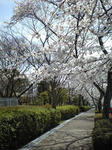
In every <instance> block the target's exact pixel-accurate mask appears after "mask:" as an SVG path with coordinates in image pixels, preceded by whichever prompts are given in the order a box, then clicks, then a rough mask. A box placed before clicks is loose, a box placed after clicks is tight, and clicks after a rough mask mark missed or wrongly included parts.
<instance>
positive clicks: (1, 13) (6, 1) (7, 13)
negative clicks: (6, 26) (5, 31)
mask: <svg viewBox="0 0 112 150" xmlns="http://www.w3.org/2000/svg"><path fill="white" fill-rule="evenodd" d="M13 7H14V1H13V0H0V24H2V23H3V22H4V21H8V20H9V19H10V17H11V16H12V14H13Z"/></svg>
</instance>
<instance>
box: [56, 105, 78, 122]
mask: <svg viewBox="0 0 112 150" xmlns="http://www.w3.org/2000/svg"><path fill="white" fill-rule="evenodd" d="M57 110H60V112H61V120H66V119H69V118H71V117H74V116H75V115H77V114H78V113H79V108H78V106H72V105H66V106H58V107H57Z"/></svg>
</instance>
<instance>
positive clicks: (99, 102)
mask: <svg viewBox="0 0 112 150" xmlns="http://www.w3.org/2000/svg"><path fill="white" fill-rule="evenodd" d="M102 98H103V94H102V93H100V98H99V100H98V112H99V113H101V112H102Z"/></svg>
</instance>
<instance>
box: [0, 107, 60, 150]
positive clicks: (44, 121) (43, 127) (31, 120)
mask: <svg viewBox="0 0 112 150" xmlns="http://www.w3.org/2000/svg"><path fill="white" fill-rule="evenodd" d="M60 119H61V113H60V111H58V110H54V109H45V108H44V109H42V108H41V109H40V108H39V109H38V107H37V109H36V108H34V109H33V108H31V107H30V108H29V109H28V108H26V109H25V108H22V109H21V108H20V109H12V110H11V111H10V108H9V110H7V111H6V112H5V111H2V115H1V116H0V149H2V150H12V149H17V148H18V147H20V146H22V145H24V144H26V143H28V142H29V141H31V140H32V139H34V138H36V137H37V136H39V135H40V134H42V133H43V132H45V131H47V130H49V129H50V128H53V127H54V126H56V125H58V123H59V122H60Z"/></svg>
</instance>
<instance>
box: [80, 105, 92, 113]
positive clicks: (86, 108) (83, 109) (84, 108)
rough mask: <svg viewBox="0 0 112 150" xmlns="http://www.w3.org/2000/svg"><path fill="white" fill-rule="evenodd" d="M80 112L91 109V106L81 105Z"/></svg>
mask: <svg viewBox="0 0 112 150" xmlns="http://www.w3.org/2000/svg"><path fill="white" fill-rule="evenodd" d="M79 109H80V112H84V111H88V110H89V109H90V106H80V108H79Z"/></svg>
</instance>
